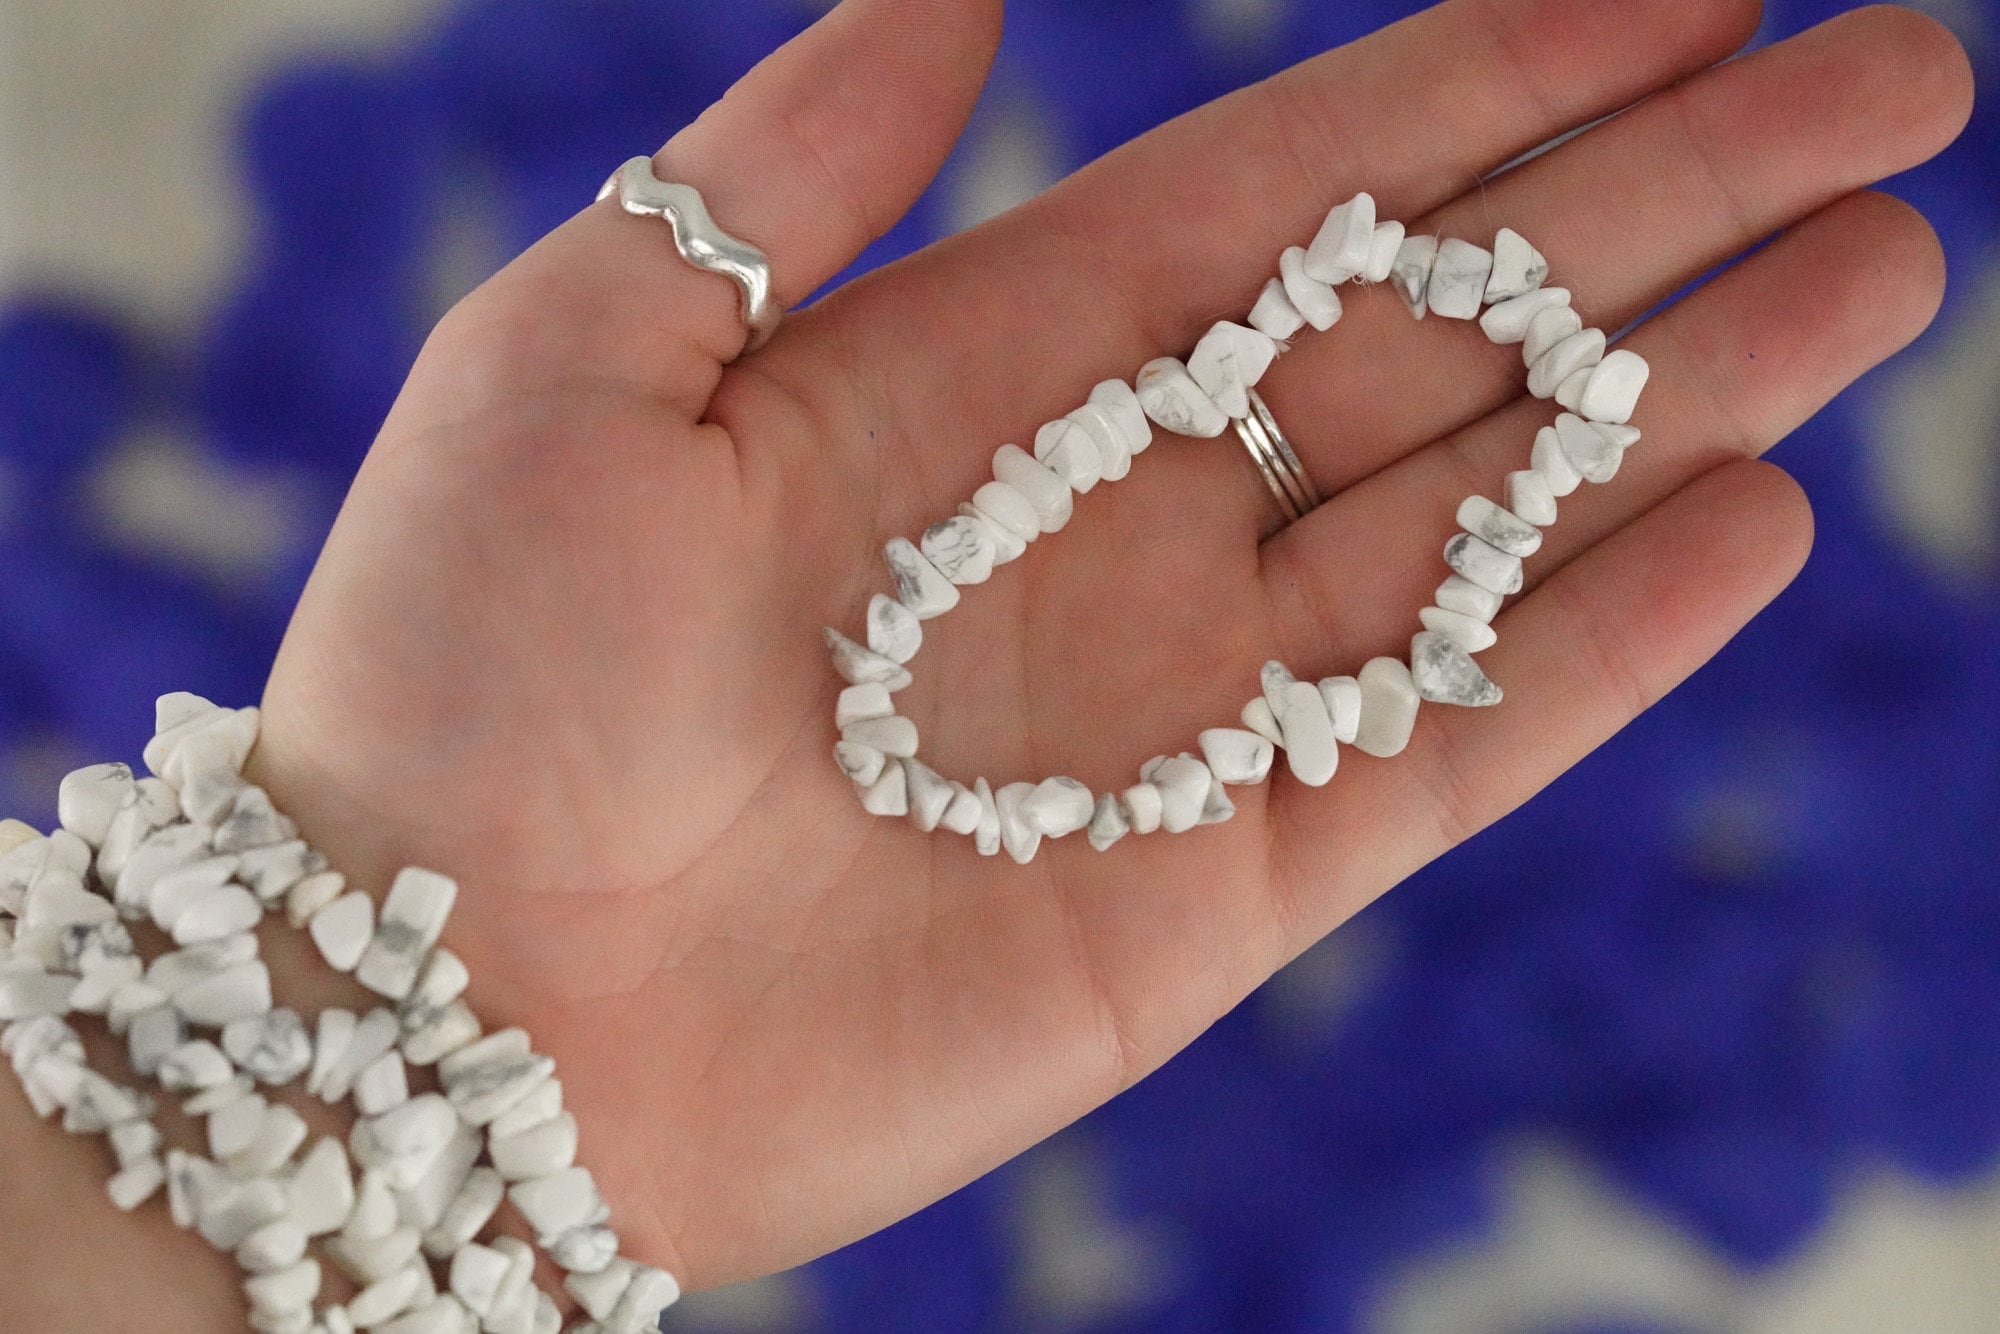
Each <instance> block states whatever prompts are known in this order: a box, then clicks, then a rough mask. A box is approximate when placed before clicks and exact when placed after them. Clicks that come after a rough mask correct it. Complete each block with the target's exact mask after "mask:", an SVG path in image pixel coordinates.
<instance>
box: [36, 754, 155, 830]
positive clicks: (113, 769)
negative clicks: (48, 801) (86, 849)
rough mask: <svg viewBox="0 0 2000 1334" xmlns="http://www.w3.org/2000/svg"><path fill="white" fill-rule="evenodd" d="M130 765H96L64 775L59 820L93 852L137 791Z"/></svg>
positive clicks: (58, 796) (58, 797) (59, 793)
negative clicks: (126, 800) (120, 810)
mask: <svg viewBox="0 0 2000 1334" xmlns="http://www.w3.org/2000/svg"><path fill="white" fill-rule="evenodd" d="M137 786H138V785H137V782H136V780H135V779H134V778H133V777H132V766H131V765H129V764H117V763H113V764H92V765H88V766H86V767H84V768H82V769H75V770H72V771H71V772H69V773H67V774H65V775H63V780H62V784H61V786H60V787H59V788H58V789H57V790H56V819H57V820H59V821H61V822H62V827H63V828H65V829H67V830H69V831H70V832H71V833H73V834H75V835H76V836H77V837H78V838H80V839H82V840H83V841H84V842H85V843H88V844H89V845H90V846H91V847H92V848H93V849H94V848H97V847H100V846H102V845H103V843H104V839H105V836H106V835H107V834H109V833H110V832H111V821H112V820H113V819H114V818H116V817H117V815H118V811H119V809H120V808H121V807H123V806H124V804H125V799H126V798H127V797H129V796H131V795H132V794H133V793H134V791H135V790H136V789H137Z"/></svg>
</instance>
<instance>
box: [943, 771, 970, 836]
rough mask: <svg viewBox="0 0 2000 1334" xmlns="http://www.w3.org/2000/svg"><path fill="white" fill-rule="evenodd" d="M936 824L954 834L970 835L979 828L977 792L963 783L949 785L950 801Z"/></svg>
mask: <svg viewBox="0 0 2000 1334" xmlns="http://www.w3.org/2000/svg"><path fill="white" fill-rule="evenodd" d="M938 824H939V825H941V826H943V827H944V828H946V829H949V830H951V832H952V833H954V834H965V835H968V836H969V835H971V834H972V833H974V832H975V831H977V830H978V828H979V794H978V793H976V792H974V791H973V790H972V789H971V788H969V787H967V786H966V785H965V784H963V783H953V784H952V785H951V801H950V802H949V803H947V804H946V806H945V808H944V814H943V815H941V816H939V817H938Z"/></svg>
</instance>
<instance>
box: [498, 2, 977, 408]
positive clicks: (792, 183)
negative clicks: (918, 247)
mask: <svg viewBox="0 0 2000 1334" xmlns="http://www.w3.org/2000/svg"><path fill="white" fill-rule="evenodd" d="M1000 20H1001V2H1000V0H844V2H843V3H841V4H839V5H838V6H836V7H835V8H834V9H832V10H831V11H829V12H828V13H827V14H826V15H825V16H824V17H822V18H821V19H820V20H819V21H818V22H816V23H814V24H813V25H812V26H811V27H810V28H808V29H806V30H805V31H804V32H802V33H800V34H799V35H798V36H797V37H795V38H793V39H792V40H791V41H789V42H787V43H786V44H785V45H784V46H782V47H780V48H778V50H776V51H774V52H772V53H771V54H770V55H769V56H767V57H765V59H764V60H763V61H762V62H761V63H759V64H758V65H757V66H756V67H755V68H754V69H752V70H751V71H750V72H749V73H748V74H746V75H744V76H743V78H742V79H741V80H739V81H738V82H737V83H736V85H735V86H734V87H733V88H731V89H730V90H729V92H728V93H727V94H726V95H724V97H723V98H722V100H721V101H719V102H717V103H715V104H714V105H713V106H711V107H709V108H708V110H707V111H705V112H703V113H702V114H701V116H700V117H699V118H697V119H696V120H695V121H694V122H693V123H692V124H690V125H688V126H687V127H686V128H685V129H683V130H682V131H681V132H680V133H679V134H676V135H675V136H674V137H673V139H672V140H671V141H670V142H669V143H668V144H667V145H666V147H665V148H663V149H661V150H660V151H659V152H658V153H657V154H655V155H654V159H653V164H654V172H655V174H656V175H657V176H658V177H659V178H660V179H661V180H663V181H679V182H682V183H685V184H687V185H691V186H693V187H694V188H695V189H697V190H699V191H700V192H701V194H702V197H703V199H704V200H705V201H706V203H707V205H708V210H709V213H710V214H711V215H712V216H713V217H714V219H715V221H716V224H717V225H718V226H720V227H721V228H722V229H723V230H724V231H726V232H729V233H730V234H731V235H733V236H736V237H737V238H738V239H740V240H743V241H746V242H748V243H749V244H751V245H754V246H756V247H758V248H759V249H761V250H762V251H763V252H764V253H765V255H766V256H767V257H768V258H769V260H770V264H771V271H772V284H773V290H774V294H775V296H776V298H777V300H778V302H779V304H780V305H781V306H790V305H792V304H793V303H795V302H798V301H800V300H803V299H804V298H805V297H806V296H808V295H809V294H810V293H812V292H813V291H814V290H815V289H816V288H818V287H819V286H820V285H821V284H822V283H824V282H825V281H826V280H827V279H829V278H831V277H832V276H833V275H835V274H836V273H838V272H840V270H841V269H842V268H844V267H846V266H847V264H849V263H850V262H851V261H852V260H853V259H854V257H855V256H857V255H859V254H860V253H861V251H862V250H863V249H864V248H865V247H866V246H867V245H868V243H869V242H871V241H873V240H874V239H875V238H876V237H877V236H880V235H881V234H882V233H883V232H885V231H887V230H888V229H889V228H890V227H892V226H894V225H895V223H896V221H897V220H898V219H899V218H901V217H902V216H903V214H904V213H905V212H907V211H908V210H909V207H910V205H911V204H913V203H915V202H916V199H917V197H918V196H919V195H920V194H922V193H923V190H924V187H925V186H927V185H928V184H929V183H930V181H931V178H932V177H933V176H935V175H936V174H937V171H938V168H939V167H940V166H941V165H943V162H944V159H945V156H946V155H947V154H948V153H949V152H950V151H951V148H952V145H953V144H954V143H955V142H956V141H957V139H958V136H959V133H960V132H961V131H962V130H963V129H964V127H965V122H966V119H967V118H968V117H969V116H970V115H971V114H972V108H973V105H974V104H975V103H976V102H977V101H978V99H979V92H980V89H981V87H982V86H984V84H985V82H986V75H987V71H988V69H989V68H990V67H991V65H992V62H993V53H994V51H995V49H996V48H997V47H998V45H999V40H1000ZM641 151H643V150H641ZM617 165H618V164H617V163H615V162H614V163H607V164H606V167H605V170H606V171H607V172H609V171H610V169H611V168H613V167H615V166H617ZM488 286H489V287H491V288H495V289H497V290H495V291H493V292H488V293H483V294H475V295H476V296H485V297H490V298H493V299H497V300H500V301H503V302H510V303H511V302H518V303H519V304H518V305H513V309H514V310H516V311H523V312H525V311H540V312H547V311H550V310H565V309H587V310H591V311H593V312H594V318H593V319H592V320H591V321H590V322H589V323H590V326H591V327H590V328H588V329H578V330H576V331H575V333H574V336H575V337H576V338H578V339H581V340H584V341H585V342H586V344H587V346H584V347H581V348H571V349H565V350H566V351H569V352H571V353H572V354H574V355H577V356H580V357H583V358H587V360H588V364H591V365H593V366H594V367H595V368H596V369H597V370H598V371H599V372H600V373H604V372H609V373H614V374H621V376H622V378H628V379H631V380H634V381H637V382H639V383H643V384H646V385H647V386H649V387H650V388H651V389H652V390H654V391H655V392H657V393H659V394H661V395H663V396H666V397H668V398H669V399H670V400H672V401H673V402H675V403H676V404H677V405H679V406H682V407H684V408H687V409H688V410H690V412H691V413H692V414H693V415H696V416H699V415H700V413H701V412H702V411H703V410H704V409H705V408H706V406H707V403H708V399H709V397H710V396H711V395H712V394H713V393H714V390H715V386H716V383H717V380H718V379H719V377H720V374H721V366H722V363H724V362H727V361H729V360H730V359H732V358H734V357H735V356H736V355H737V354H738V353H739V352H740V351H741V350H742V349H743V346H744V344H745V342H746V341H747V330H746V329H745V327H744V323H743V319H742V315H741V313H740V310H739V305H738V291H739V289H738V287H737V285H736V283H735V282H734V281H732V280H731V279H729V278H727V277H724V276H721V275H718V274H714V273H707V272H704V271H702V270H700V269H697V268H695V267H694V266H693V265H691V264H688V263H686V262H684V261H683V260H682V259H681V258H680V256H679V255H678V254H676V253H675V251H674V248H673V240H672V236H671V233H670V231H669V229H668V228H667V226H666V225H665V224H664V223H663V222H661V221H660V220H659V219H657V218H647V217H635V216H633V215H630V214H627V213H625V212H624V211H623V210H622V209H620V208H618V207H617V206H616V205H615V203H614V202H612V201H608V200H607V201H604V202H601V203H599V204H597V205H595V206H592V207H587V208H584V209H583V210H582V211H581V212H579V213H578V214H577V215H576V216H575V217H573V218H571V219H570V220H569V221H568V222H566V223H564V224H563V225H562V226H561V227H559V228H557V229H556V230H555V231H554V232H553V233H551V234H550V235H549V236H547V237H545V238H543V240H542V241H540V242H537V243H536V245H535V246H534V247H532V248H531V249H530V250H529V251H527V252H526V253H525V254H523V255H522V256H521V257H520V258H519V259H517V260H516V261H515V262H514V263H513V264H511V265H509V266H508V269H507V270H504V271H503V272H502V273H501V274H499V275H496V276H495V278H494V279H493V281H492V282H491V283H490V284H489V285H488ZM777 336H778V338H779V340H780V341H782V340H783V338H784V331H783V330H780V331H779V333H778V335H777Z"/></svg>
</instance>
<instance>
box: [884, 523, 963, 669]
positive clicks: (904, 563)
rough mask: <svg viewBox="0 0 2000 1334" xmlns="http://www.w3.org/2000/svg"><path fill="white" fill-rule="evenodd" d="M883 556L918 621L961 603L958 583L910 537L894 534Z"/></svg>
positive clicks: (899, 595)
mask: <svg viewBox="0 0 2000 1334" xmlns="http://www.w3.org/2000/svg"><path fill="white" fill-rule="evenodd" d="M882 558H883V559H884V560H886V561H887V562H888V563H889V573H890V575H891V576H893V577H894V579H895V580H896V600H897V601H899V602H901V603H902V604H903V605H904V606H906V607H908V608H909V609H910V610H911V611H913V612H915V613H916V614H917V619H918V620H921V621H927V620H930V619H931V618H932V617H933V616H942V615H944V614H945V613H946V612H948V611H950V610H951V609H952V608H953V607H956V606H957V605H958V585H956V584H954V583H952V581H951V580H949V579H947V578H945V577H944V572H943V571H942V570H940V569H938V567H937V566H935V565H933V564H931V563H930V561H928V560H926V559H925V558H924V553H923V552H921V551H919V550H917V546H916V543H914V542H912V541H910V539H909V538H907V537H892V538H890V539H889V540H888V541H887V542H885V543H883V544H882ZM885 656H887V655H885Z"/></svg>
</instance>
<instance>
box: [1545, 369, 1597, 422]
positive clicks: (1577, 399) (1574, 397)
mask: <svg viewBox="0 0 2000 1334" xmlns="http://www.w3.org/2000/svg"><path fill="white" fill-rule="evenodd" d="M1596 369H1597V367H1595V366H1585V367H1584V368H1583V369H1581V370H1574V371H1571V372H1570V373H1569V376H1568V378H1566V379H1565V380H1564V381H1563V382H1562V383H1561V384H1559V385H1557V386H1556V392H1555V394H1554V395H1553V397H1554V398H1555V401H1556V406H1557V407H1561V408H1567V409H1569V410H1570V411H1571V412H1575V411H1576V409H1577V405H1578V404H1580V403H1582V402H1583V386H1584V384H1585V383H1586V382H1587V381H1588V380H1589V379H1590V373H1591V372H1592V371H1594V370H1596Z"/></svg>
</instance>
